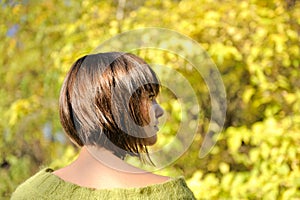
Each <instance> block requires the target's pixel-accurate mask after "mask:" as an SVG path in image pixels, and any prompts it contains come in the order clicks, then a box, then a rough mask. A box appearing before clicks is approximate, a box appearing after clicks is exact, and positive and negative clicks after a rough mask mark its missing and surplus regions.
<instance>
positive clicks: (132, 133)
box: [59, 52, 160, 161]
mask: <svg viewBox="0 0 300 200" xmlns="http://www.w3.org/2000/svg"><path fill="white" fill-rule="evenodd" d="M159 88H160V84H159V81H158V78H157V76H156V74H155V73H154V71H153V70H152V69H151V68H150V67H149V65H148V64H147V63H146V62H145V61H144V60H142V59H141V58H139V57H137V56H135V55H133V54H130V53H121V52H108V53H98V54H91V55H86V56H83V57H81V58H79V59H78V60H77V61H76V62H75V63H74V64H73V65H72V67H71V69H70V71H69V72H68V74H67V76H66V78H65V80H64V83H63V85H62V89H61V93H60V99H59V108H60V120H61V124H62V126H63V128H64V130H65V132H66V133H67V135H68V136H69V137H70V139H71V140H72V142H74V143H75V144H76V145H78V146H83V145H93V146H97V147H104V148H106V149H107V150H109V151H112V152H113V153H114V154H115V155H116V156H118V157H120V158H122V159H123V158H124V157H125V156H126V155H127V154H129V155H134V156H137V157H139V158H140V159H141V160H143V161H145V157H144V156H142V154H144V155H146V157H148V158H149V154H148V150H147V147H146V145H145V143H144V142H143V141H144V139H145V138H146V133H145V131H144V129H143V126H145V124H146V123H149V122H148V121H149V114H148V112H149V111H148V109H149V106H148V108H145V107H143V106H142V105H143V104H142V100H143V98H142V97H143V95H147V94H152V95H155V96H156V95H157V94H158V93H159ZM149 159H150V158H149ZM150 161H151V159H150Z"/></svg>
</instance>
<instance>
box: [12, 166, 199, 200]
mask: <svg viewBox="0 0 300 200" xmlns="http://www.w3.org/2000/svg"><path fill="white" fill-rule="evenodd" d="M51 172H53V170H52V169H50V168H46V169H43V170H41V171H40V172H38V173H37V174H35V175H34V176H32V177H31V178H29V179H28V180H27V181H25V182H24V183H23V184H21V185H20V186H19V187H18V188H17V189H16V191H15V192H14V193H13V194H12V197H11V200H17V199H18V200H20V199H30V200H34V199H38V200H47V199H51V200H55V199H62V200H66V199H72V200H76V199H88V200H90V199H121V200H123V199H124V200H125V199H195V197H194V195H193V193H192V191H191V190H190V189H189V188H188V187H187V185H186V182H185V180H184V178H183V177H179V178H175V179H170V180H169V181H167V182H164V183H160V184H154V185H150V186H146V187H140V188H116V189H92V188H87V187H81V186H79V185H75V184H73V183H70V182H66V181H64V180H62V179H61V178H59V177H57V176H55V175H54V174H52V173H51Z"/></svg>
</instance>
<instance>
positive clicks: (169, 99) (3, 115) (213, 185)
mask: <svg viewBox="0 0 300 200" xmlns="http://www.w3.org/2000/svg"><path fill="white" fill-rule="evenodd" d="M0 10H1V11H0V21H1V23H0V51H1V52H0V86H1V87H0V119H1V120H0V199H9V197H10V194H11V193H12V192H13V191H14V190H15V188H16V187H17V186H18V184H20V183H21V182H23V181H24V180H25V179H27V178H28V177H30V176H31V175H33V174H34V173H36V172H37V171H38V170H39V169H41V168H42V167H45V166H51V167H54V168H57V167H61V166H64V165H66V164H68V163H69V162H70V161H72V160H73V159H74V158H75V157H76V154H77V152H78V149H77V148H76V147H74V146H73V145H72V144H71V143H70V142H69V140H68V139H67V138H66V137H65V136H64V133H63V130H62V127H61V125H60V123H59V117H58V96H59V91H60V87H61V84H62V81H63V78H64V76H65V74H66V73H67V71H68V69H69V67H70V66H71V64H72V63H73V61H74V60H75V59H77V58H78V57H80V56H83V55H85V54H87V53H90V52H91V51H93V49H95V48H96V47H97V46H98V45H99V44H101V42H103V41H105V40H107V39H109V38H111V37H113V36H115V35H116V34H118V33H122V32H124V31H129V30H133V29H137V28H143V27H164V28H169V29H173V30H176V31H178V32H179V33H182V34H185V35H186V36H188V37H190V38H192V39H193V40H195V41H197V42H198V43H199V44H201V45H202V47H203V48H204V49H205V50H206V51H207V52H208V54H209V55H210V56H211V58H212V59H213V61H214V62H215V64H216V65H217V67H218V69H219V71H220V74H221V76H222V79H223V82H224V85H225V88H226V92H227V114H226V121H225V125H224V128H223V131H222V133H221V134H219V135H218V137H216V138H215V140H216V141H217V143H216V145H215V146H214V148H213V149H212V151H210V153H209V154H208V155H207V156H205V157H204V158H201V159H200V158H199V149H200V147H201V144H202V141H203V138H204V136H205V134H206V132H207V129H208V124H209V121H210V117H211V102H210V97H209V91H208V90H207V86H206V85H205V83H204V82H203V80H202V79H201V77H200V76H199V75H197V74H196V73H193V71H192V69H191V68H190V67H189V64H188V63H187V62H185V61H183V60H182V59H181V58H179V57H178V56H176V55H170V54H169V53H168V52H159V53H158V52H155V51H149V50H141V51H136V52H135V53H136V54H138V55H140V56H141V57H143V58H144V59H146V60H147V61H149V62H154V61H155V62H156V63H157V62H158V61H159V63H160V64H164V65H169V66H172V67H174V68H175V69H176V70H177V71H180V73H182V74H183V75H184V76H185V77H187V79H188V81H189V82H190V84H191V85H193V87H194V90H195V91H196V93H197V98H198V101H199V105H200V110H201V111H200V112H199V119H200V120H199V128H198V130H197V134H196V136H195V138H194V141H193V143H192V145H191V146H190V148H189V149H188V151H187V152H186V153H185V154H184V155H183V156H182V157H180V158H179V159H178V160H176V162H174V163H172V164H171V165H170V166H168V167H166V168H164V169H163V170H161V171H158V172H157V173H160V174H164V175H169V176H180V175H184V176H185V177H186V180H187V183H188V185H189V187H190V188H191V189H192V190H193V192H194V194H195V195H196V197H197V199H283V200H287V199H300V47H299V45H300V39H299V36H300V2H298V1H295V0H266V1H259V0H249V1H243V0H241V1H233V0H232V1H224V0H199V1H193V0H173V1H172V0H164V1H159V0H153V1H150V0H149V1H142V0H132V1H129V0H127V1H126V0H109V1H104V0H103V1H96V0H83V1H76V0H47V1H37V0H23V1H14V0H10V1H3V0H2V1H0ZM170 42H172V41H171V40H170ZM160 101H161V103H162V105H163V107H164V108H165V109H166V111H167V112H168V113H170V117H169V118H168V120H167V121H166V123H165V124H164V127H163V129H162V130H161V132H162V134H160V136H159V138H160V140H159V143H158V144H157V145H158V146H163V145H164V144H165V143H167V142H168V141H169V140H171V139H172V138H173V137H174V135H175V134H176V130H177V129H178V124H180V121H181V119H182V116H184V115H185V113H182V110H181V109H180V104H179V102H178V99H177V98H176V96H174V95H173V94H172V93H170V92H168V91H167V90H166V91H165V95H164V96H163V97H161V99H160ZM178 146H180V141H178ZM156 148H157V147H156ZM170 153H171V152H170Z"/></svg>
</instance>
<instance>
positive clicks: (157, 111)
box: [154, 103, 164, 119]
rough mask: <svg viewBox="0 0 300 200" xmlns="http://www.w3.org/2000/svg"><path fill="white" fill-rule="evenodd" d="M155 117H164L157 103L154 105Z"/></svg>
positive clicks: (162, 110)
mask: <svg viewBox="0 0 300 200" xmlns="http://www.w3.org/2000/svg"><path fill="white" fill-rule="evenodd" d="M154 109H155V117H156V118H157V119H158V118H160V117H161V116H163V115H164V109H163V108H162V107H161V106H160V105H159V104H158V103H157V104H155V108H154Z"/></svg>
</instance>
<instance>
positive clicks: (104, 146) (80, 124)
mask: <svg viewBox="0 0 300 200" xmlns="http://www.w3.org/2000/svg"><path fill="white" fill-rule="evenodd" d="M159 87H160V85H159V82H158V79H157V77H156V74H155V73H154V72H153V70H152V69H151V68H150V67H149V66H148V65H147V63H146V62H145V61H143V60H142V59H141V58H139V57H137V56H135V55H133V54H129V53H119V52H109V53H99V54H93V55H87V56H84V57H82V58H80V59H78V60H77V61H76V62H75V63H74V64H73V66H72V67H71V69H70V71H69V73H68V75H67V77H66V78H65V81H64V83H63V86H62V89H61V94H60V102H59V106H60V119H61V124H62V126H63V128H64V130H65V132H66V133H67V135H68V136H69V138H70V139H71V140H72V141H73V142H74V143H75V144H76V145H78V146H80V147H81V151H80V153H79V156H78V158H77V159H76V160H75V161H74V162H73V163H71V164H70V165H68V166H66V167H64V168H61V169H58V170H55V171H54V170H52V169H50V168H47V169H44V170H42V171H40V172H38V173H37V174H36V175H34V176H33V177H31V178H30V179H28V180H27V181H26V182H24V183H23V184H22V185H20V186H19V187H18V188H17V190H16V191H15V192H14V193H13V195H12V199H194V195H193V193H192V192H191V191H190V189H189V188H188V187H187V185H186V183H185V181H184V179H183V178H170V177H165V176H159V175H155V174H152V173H150V172H147V171H144V170H142V169H139V168H136V167H134V166H131V165H129V164H127V163H126V162H125V161H124V158H125V156H127V155H130V156H136V157H138V158H139V159H140V160H141V161H142V162H147V163H150V164H153V163H152V161H151V158H150V157H149V154H148V150H147V146H150V145H153V144H155V142H156V140H157V137H156V133H157V131H158V128H157V124H158V118H159V117H161V116H162V115H163V109H162V108H161V107H160V106H159V104H158V103H157V101H156V96H157V95H158V93H159Z"/></svg>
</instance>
